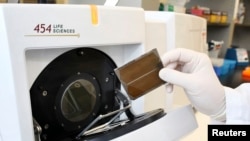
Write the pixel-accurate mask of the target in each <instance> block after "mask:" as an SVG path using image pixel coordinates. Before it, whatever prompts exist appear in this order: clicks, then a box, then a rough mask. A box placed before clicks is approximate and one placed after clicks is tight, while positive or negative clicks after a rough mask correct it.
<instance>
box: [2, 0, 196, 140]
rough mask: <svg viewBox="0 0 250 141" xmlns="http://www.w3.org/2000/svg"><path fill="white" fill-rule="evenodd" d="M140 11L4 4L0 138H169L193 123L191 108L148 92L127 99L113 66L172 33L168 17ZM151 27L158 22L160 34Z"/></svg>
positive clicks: (190, 129) (145, 49) (185, 131)
mask: <svg viewBox="0 0 250 141" xmlns="http://www.w3.org/2000/svg"><path fill="white" fill-rule="evenodd" d="M151 14H153V13H150V14H149V15H151ZM156 14H157V13H156ZM145 15H147V12H145V11H144V10H143V9H141V8H132V7H108V6H97V5H60V4H58V5H53V4H46V5H38V4H1V5H0V21H1V22H0V48H1V51H0V64H1V65H2V67H1V70H0V72H1V73H0V78H1V80H0V89H1V93H0V111H1V117H0V141H105V140H114V141H127V140H145V141H152V140H155V139H156V140H158V141H161V140H162V141H168V140H169V141H172V140H176V139H178V138H181V137H183V136H185V135H187V134H188V133H190V132H191V131H193V130H194V129H196V128H197V123H196V119H195V116H194V113H193V111H192V108H190V107H185V108H183V109H181V111H180V110H179V111H178V110H174V111H173V112H167V111H166V110H165V109H164V107H163V108H162V107H161V106H157V104H154V103H153V101H150V99H146V98H145V97H146V96H147V95H145V96H141V97H139V98H137V99H135V100H132V99H130V98H129V96H128V94H127V93H126V91H125V90H124V88H123V87H122V85H121V82H120V80H119V79H118V77H117V75H116V73H115V69H117V68H118V67H121V66H123V65H124V64H126V63H128V62H130V61H133V60H134V59H136V58H138V57H140V56H142V55H144V54H145V53H146V52H147V51H148V50H151V49H153V48H156V46H153V45H159V50H161V51H162V49H163V50H164V51H166V46H168V45H167V44H165V43H166V41H167V40H172V39H173V40H175V39H174V38H172V37H171V38H170V37H169V36H168V34H167V32H168V30H166V27H167V25H168V21H167V20H165V16H162V19H163V21H162V20H159V19H158V20H157V19H154V18H152V20H151V18H150V17H151V16H152V15H151V16H149V17H147V18H146V16H145ZM166 15H168V14H167V13H166ZM152 17H154V16H152ZM148 21H149V23H148ZM155 27H156V28H155ZM154 29H163V30H160V31H161V32H162V33H163V34H162V36H161V39H162V41H159V38H154V37H153V36H152V35H153V34H156V32H157V30H154ZM176 31H177V30H176ZM195 32H197V31H195ZM199 34H200V33H199ZM165 39H167V40H166V41H165ZM163 40H164V41H163ZM199 40H200V39H199ZM160 42H162V44H161V43H160ZM167 42H168V41H167ZM160 48H162V49H160ZM161 89H162V91H161V92H163V93H164V87H161ZM149 93H150V92H149ZM152 93H155V92H154V91H152ZM162 95H165V94H162ZM164 102H166V101H164ZM147 103H150V104H149V105H154V106H155V107H153V108H152V107H151V108H148V109H150V110H148V109H146V108H145V107H148V104H147ZM156 103H157V102H156ZM183 117H185V120H183Z"/></svg>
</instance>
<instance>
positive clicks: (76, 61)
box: [30, 47, 120, 141]
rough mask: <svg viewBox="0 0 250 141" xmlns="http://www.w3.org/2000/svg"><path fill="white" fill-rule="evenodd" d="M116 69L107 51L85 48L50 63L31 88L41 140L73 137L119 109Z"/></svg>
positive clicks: (66, 53) (33, 110)
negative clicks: (96, 120)
mask: <svg viewBox="0 0 250 141" xmlns="http://www.w3.org/2000/svg"><path fill="white" fill-rule="evenodd" d="M115 68H116V65H115V63H114V62H113V60H112V59H111V58H110V57H109V56H108V55H106V54H105V53H104V52H102V51H100V50H97V49H93V48H85V47H84V48H77V49H73V50H70V51H67V52H65V53H63V54H61V55H60V56H58V57H57V58H55V59H54V60H53V61H52V62H50V63H49V64H48V65H47V66H46V68H44V70H43V71H42V72H41V73H40V74H39V76H38V77H37V79H36V80H35V82H34V84H33V85H32V87H31V89H30V97H31V104H32V114H33V117H34V118H35V119H36V120H37V122H38V123H39V124H40V126H41V127H42V135H41V140H43V141H45V140H46V141H52V140H53V141H55V140H62V139H64V138H66V137H69V136H72V137H73V136H75V135H76V134H77V133H79V132H80V131H82V129H83V128H85V127H86V126H87V125H89V124H90V122H91V121H93V120H94V119H95V118H96V117H97V116H98V115H100V114H106V113H109V112H111V111H114V110H117V109H119V108H120V107H119V104H118V103H117V101H116V98H115V93H114V91H115V89H120V82H119V80H118V78H117V77H116V76H115V75H114V74H115V73H114V69H115ZM104 120H106V121H107V120H109V119H108V118H105V119H104ZM106 121H103V122H106ZM99 124H101V123H99Z"/></svg>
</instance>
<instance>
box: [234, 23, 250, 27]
mask: <svg viewBox="0 0 250 141" xmlns="http://www.w3.org/2000/svg"><path fill="white" fill-rule="evenodd" d="M235 26H236V27H250V24H235Z"/></svg>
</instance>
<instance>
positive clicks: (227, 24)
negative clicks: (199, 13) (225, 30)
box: [207, 22, 230, 27]
mask: <svg viewBox="0 0 250 141" xmlns="http://www.w3.org/2000/svg"><path fill="white" fill-rule="evenodd" d="M229 25H230V23H209V22H208V23H207V26H218V27H227V26H229Z"/></svg>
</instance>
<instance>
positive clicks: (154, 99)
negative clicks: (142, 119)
mask: <svg viewBox="0 0 250 141" xmlns="http://www.w3.org/2000/svg"><path fill="white" fill-rule="evenodd" d="M145 19H146V51H148V50H151V49H152V48H154V47H157V49H158V51H159V54H160V55H161V56H162V55H163V54H164V53H165V52H167V51H169V50H171V49H174V48H188V49H191V50H195V51H199V52H203V53H206V54H207V50H208V48H207V37H206V36H207V35H206V33H207V23H206V20H205V19H203V18H200V17H197V16H194V15H189V14H184V13H175V12H167V11H162V12H157V11H146V12H145ZM180 79H181V78H180ZM166 93H167V92H166V90H165V88H164V86H162V87H161V88H159V89H156V90H154V91H153V92H152V93H150V94H148V95H146V96H145V110H146V111H148V110H152V109H154V108H156V107H162V108H164V109H165V110H166V111H168V110H171V109H172V108H173V106H181V105H186V104H189V103H190V102H189V100H188V99H187V97H186V95H185V94H184V91H183V89H182V88H180V87H178V86H175V88H174V91H173V93H172V94H166Z"/></svg>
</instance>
